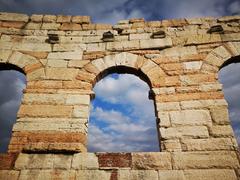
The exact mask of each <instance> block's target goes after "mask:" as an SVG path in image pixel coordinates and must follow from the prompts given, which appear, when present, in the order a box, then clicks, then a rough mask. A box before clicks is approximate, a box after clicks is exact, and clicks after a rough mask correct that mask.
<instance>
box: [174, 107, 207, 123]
mask: <svg viewBox="0 0 240 180" xmlns="http://www.w3.org/2000/svg"><path fill="white" fill-rule="evenodd" d="M170 119H171V124H172V125H173V126H177V125H210V124H211V123H212V122H211V116H210V113H209V111H207V110H185V111H172V112H170Z"/></svg>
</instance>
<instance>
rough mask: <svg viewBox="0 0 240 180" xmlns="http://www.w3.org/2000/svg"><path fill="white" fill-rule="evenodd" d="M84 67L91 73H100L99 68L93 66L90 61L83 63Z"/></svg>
mask: <svg viewBox="0 0 240 180" xmlns="http://www.w3.org/2000/svg"><path fill="white" fill-rule="evenodd" d="M84 69H85V70H86V71H87V72H90V73H93V74H95V75H99V74H100V73H101V71H100V70H99V69H97V67H96V66H94V65H93V64H92V63H88V64H87V65H85V66H84Z"/></svg>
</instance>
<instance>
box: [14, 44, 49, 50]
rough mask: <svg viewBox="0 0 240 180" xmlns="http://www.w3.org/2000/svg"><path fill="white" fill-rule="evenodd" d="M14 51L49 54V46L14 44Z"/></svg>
mask: <svg viewBox="0 0 240 180" xmlns="http://www.w3.org/2000/svg"><path fill="white" fill-rule="evenodd" d="M12 49H13V50H16V51H35V52H50V51H52V48H51V45H50V44H46V43H15V44H14V46H13V47H12Z"/></svg>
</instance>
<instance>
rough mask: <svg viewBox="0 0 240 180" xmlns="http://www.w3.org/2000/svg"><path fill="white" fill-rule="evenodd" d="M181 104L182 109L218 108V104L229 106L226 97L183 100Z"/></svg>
mask: <svg viewBox="0 0 240 180" xmlns="http://www.w3.org/2000/svg"><path fill="white" fill-rule="evenodd" d="M180 104H181V108H182V109H200V108H215V107H216V108H217V107H218V106H220V107H226V106H227V102H226V100H225V99H214V100H213V99H209V100H194V101H181V102H180Z"/></svg>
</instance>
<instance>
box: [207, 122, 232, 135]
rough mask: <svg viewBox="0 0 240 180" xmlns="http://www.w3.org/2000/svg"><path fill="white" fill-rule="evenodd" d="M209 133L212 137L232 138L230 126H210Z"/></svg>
mask: <svg viewBox="0 0 240 180" xmlns="http://www.w3.org/2000/svg"><path fill="white" fill-rule="evenodd" d="M209 133H210V135H211V136H213V137H234V133H233V129H232V127H231V125H221V126H217V125H216V126H212V127H211V128H210V132H209Z"/></svg>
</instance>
